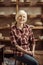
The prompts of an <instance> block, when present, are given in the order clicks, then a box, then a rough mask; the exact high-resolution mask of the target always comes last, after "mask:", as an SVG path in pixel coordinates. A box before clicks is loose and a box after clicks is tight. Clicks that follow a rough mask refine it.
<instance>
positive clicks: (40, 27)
mask: <svg viewBox="0 0 43 65" xmlns="http://www.w3.org/2000/svg"><path fill="white" fill-rule="evenodd" d="M31 28H32V29H35V30H37V29H39V30H41V29H43V26H35V27H31ZM3 29H9V30H10V27H0V30H3Z"/></svg>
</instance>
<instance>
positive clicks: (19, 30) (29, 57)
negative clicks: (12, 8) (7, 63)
mask: <svg viewBox="0 0 43 65" xmlns="http://www.w3.org/2000/svg"><path fill="white" fill-rule="evenodd" d="M15 18H16V24H15V25H13V26H11V43H12V46H13V47H14V57H15V58H16V59H17V60H19V61H21V62H24V63H26V64H27V65H31V64H32V65H38V62H37V61H36V60H35V58H34V49H35V40H34V35H33V32H32V29H31V28H30V26H29V25H27V24H26V21H27V13H26V12H25V11H24V10H19V11H18V12H17V14H16V17H15Z"/></svg>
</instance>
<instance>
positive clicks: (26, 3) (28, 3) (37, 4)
mask: <svg viewBox="0 0 43 65" xmlns="http://www.w3.org/2000/svg"><path fill="white" fill-rule="evenodd" d="M18 5H19V6H20V7H22V6H24V7H28V6H30V7H40V6H43V2H38V3H36V4H35V5H30V2H19V3H18Z"/></svg>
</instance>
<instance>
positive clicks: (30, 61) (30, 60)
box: [14, 54, 39, 65]
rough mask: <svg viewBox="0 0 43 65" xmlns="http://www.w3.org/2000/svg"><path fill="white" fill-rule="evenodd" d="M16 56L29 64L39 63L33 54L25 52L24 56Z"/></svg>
mask: <svg viewBox="0 0 43 65" xmlns="http://www.w3.org/2000/svg"><path fill="white" fill-rule="evenodd" d="M14 57H15V58H16V59H17V60H19V61H21V62H23V63H25V64H27V65H39V64H38V62H37V60H36V59H35V58H34V57H33V56H30V55H27V54H24V55H23V56H16V55H14Z"/></svg>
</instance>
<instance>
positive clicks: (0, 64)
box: [0, 45, 5, 65]
mask: <svg viewBox="0 0 43 65" xmlns="http://www.w3.org/2000/svg"><path fill="white" fill-rule="evenodd" d="M4 47H5V45H0V65H2V62H3V57H4V54H3V49H4Z"/></svg>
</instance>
